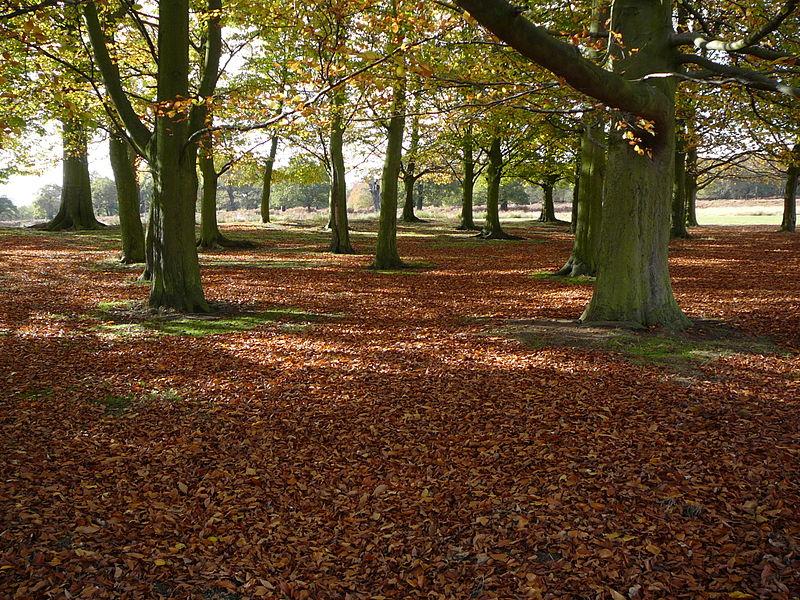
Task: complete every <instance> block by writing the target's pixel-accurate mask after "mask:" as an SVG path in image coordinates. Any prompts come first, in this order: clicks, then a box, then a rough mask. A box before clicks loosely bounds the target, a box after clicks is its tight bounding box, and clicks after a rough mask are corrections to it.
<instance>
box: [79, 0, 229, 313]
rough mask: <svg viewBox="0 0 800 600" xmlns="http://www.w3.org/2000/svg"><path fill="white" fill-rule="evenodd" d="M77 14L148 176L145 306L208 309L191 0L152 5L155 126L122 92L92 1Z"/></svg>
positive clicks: (201, 112) (201, 115)
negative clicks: (199, 235)
mask: <svg viewBox="0 0 800 600" xmlns="http://www.w3.org/2000/svg"><path fill="white" fill-rule="evenodd" d="M212 2H213V0H212ZM209 9H210V10H211V5H209ZM130 10H134V9H133V8H131V9H130ZM83 14H84V18H85V22H86V27H87V30H88V33H89V39H90V42H91V48H92V51H93V54H94V60H95V64H96V65H97V68H98V69H99V71H100V73H101V75H102V78H103V83H104V84H105V89H106V93H107V94H108V96H109V98H110V100H111V102H113V105H114V107H115V108H116V111H117V114H118V115H119V118H120V120H121V121H122V123H123V124H124V126H125V129H126V131H127V135H128V136H129V138H130V140H131V143H132V144H133V146H134V147H135V148H136V150H137V152H138V153H139V154H140V155H142V156H143V157H145V158H146V160H147V162H148V165H149V167H150V171H151V173H152V176H153V183H154V186H153V199H152V204H151V210H150V223H149V228H148V238H149V241H150V243H149V247H148V252H152V261H151V262H150V261H149V264H148V269H149V270H150V271H151V277H152V287H151V291H150V306H151V307H153V308H172V309H175V310H179V311H185V312H206V311H208V310H209V306H208V303H207V302H206V300H205V297H204V295H203V288H202V284H201V281H200V267H199V263H198V259H197V248H196V244H195V231H194V226H195V201H196V198H197V189H198V181H197V141H196V139H195V134H196V133H197V132H199V131H200V130H201V129H203V128H204V127H205V125H206V123H205V116H206V115H205V99H200V101H194V99H193V98H192V97H191V94H190V88H189V73H190V70H191V69H190V61H189V48H190V44H189V27H190V13H189V2H188V0H173V1H171V2H159V3H158V17H159V26H158V34H157V44H156V46H155V48H154V49H157V75H156V79H157V94H156V99H155V100H156V103H155V107H156V109H155V110H156V112H155V127H154V128H153V129H151V128H150V127H149V126H148V124H147V123H146V122H145V121H144V120H143V119H142V118H141V117H140V116H139V114H137V112H136V110H135V109H134V107H133V104H132V103H131V98H130V97H129V95H128V93H127V92H126V90H125V88H124V87H123V80H122V78H121V76H120V69H119V65H118V62H117V61H116V60H114V59H113V58H112V56H111V55H110V53H109V48H108V45H107V35H106V32H105V30H104V28H103V24H102V21H101V14H102V13H101V10H99V6H98V4H96V3H94V2H88V3H86V4H85V5H84V9H83ZM210 16H212V17H213V14H211V15H210ZM205 65H206V66H208V65H209V61H206V62H205ZM209 77H214V78H215V77H216V72H214V73H213V74H211V73H210V72H209V71H208V70H206V71H205V73H202V74H201V80H202V79H206V78H209Z"/></svg>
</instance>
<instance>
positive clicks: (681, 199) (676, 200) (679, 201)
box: [670, 130, 689, 239]
mask: <svg viewBox="0 0 800 600" xmlns="http://www.w3.org/2000/svg"><path fill="white" fill-rule="evenodd" d="M686 192H687V186H686V150H685V146H684V141H683V135H682V132H681V131H679V130H676V139H675V177H674V181H673V185H672V228H671V229H670V237H672V238H681V239H684V238H688V237H689V232H688V231H687V230H686V202H687V193H686Z"/></svg>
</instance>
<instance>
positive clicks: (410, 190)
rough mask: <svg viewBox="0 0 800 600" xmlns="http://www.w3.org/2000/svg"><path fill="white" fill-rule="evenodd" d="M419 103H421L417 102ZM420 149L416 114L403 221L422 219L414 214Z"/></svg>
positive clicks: (408, 164)
mask: <svg viewBox="0 0 800 600" xmlns="http://www.w3.org/2000/svg"><path fill="white" fill-rule="evenodd" d="M417 104H419V103H417ZM418 151H419V117H418V116H415V117H414V120H413V121H412V123H411V145H410V147H409V150H408V154H407V160H406V172H405V174H404V175H403V187H404V190H405V194H406V200H405V202H404V203H403V222H404V223H416V222H418V221H420V220H421V219H419V218H417V215H415V214H414V184H415V183H416V182H417V177H416V170H417V152H418Z"/></svg>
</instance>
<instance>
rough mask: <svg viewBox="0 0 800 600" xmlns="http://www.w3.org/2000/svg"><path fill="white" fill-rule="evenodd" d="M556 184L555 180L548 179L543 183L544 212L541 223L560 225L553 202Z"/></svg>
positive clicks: (540, 216) (541, 215) (540, 219)
mask: <svg viewBox="0 0 800 600" xmlns="http://www.w3.org/2000/svg"><path fill="white" fill-rule="evenodd" d="M554 187H555V182H554V180H553V178H552V177H551V178H548V179H546V180H545V181H544V182H543V183H542V192H543V195H542V212H541V214H540V215H539V222H540V223H558V219H556V207H555V202H554V201H553V188H554Z"/></svg>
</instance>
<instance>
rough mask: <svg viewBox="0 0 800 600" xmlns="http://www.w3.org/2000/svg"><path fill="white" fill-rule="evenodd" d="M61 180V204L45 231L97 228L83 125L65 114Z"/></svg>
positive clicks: (45, 226)
mask: <svg viewBox="0 0 800 600" xmlns="http://www.w3.org/2000/svg"><path fill="white" fill-rule="evenodd" d="M61 125H62V132H63V134H62V139H63V142H62V144H63V148H64V150H63V165H62V175H63V182H62V185H61V205H60V206H59V209H58V213H57V214H56V216H55V217H54V218H53V220H52V221H50V222H48V223H46V224H45V225H43V226H42V229H46V230H48V231H61V230H65V229H72V230H82V229H99V228H101V227H104V225H103V224H102V223H101V222H100V221H98V220H97V218H96V217H95V215H94V207H92V186H91V181H90V179H89V155H88V148H87V135H86V129H85V127H84V126H83V124H82V123H81V122H80V120H79V119H77V118H74V117H65V118H64V119H63V120H62V122H61Z"/></svg>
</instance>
